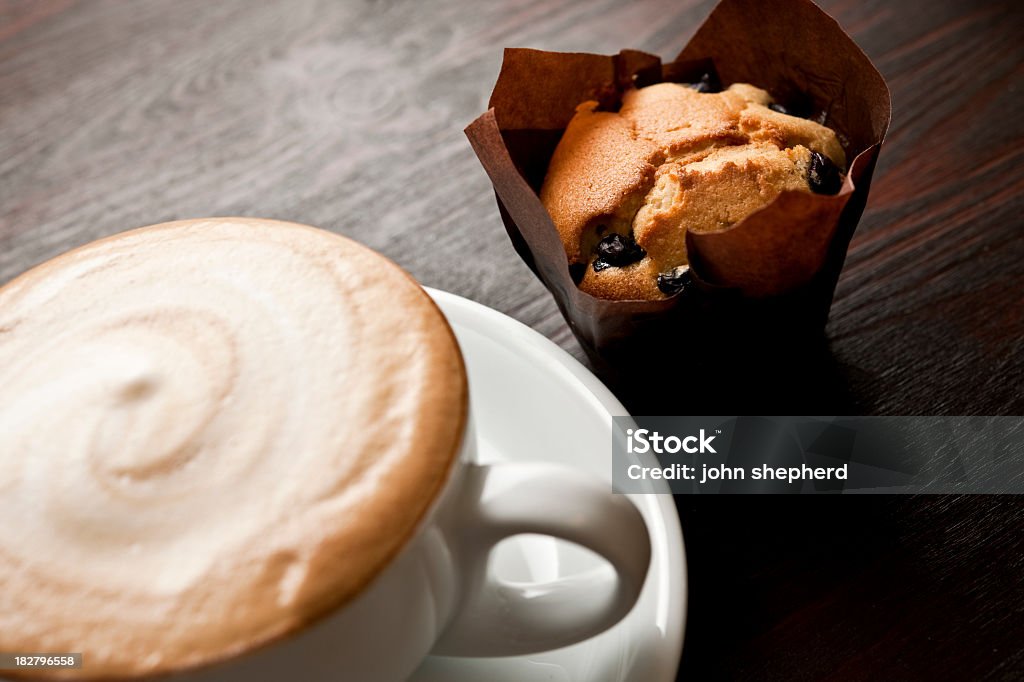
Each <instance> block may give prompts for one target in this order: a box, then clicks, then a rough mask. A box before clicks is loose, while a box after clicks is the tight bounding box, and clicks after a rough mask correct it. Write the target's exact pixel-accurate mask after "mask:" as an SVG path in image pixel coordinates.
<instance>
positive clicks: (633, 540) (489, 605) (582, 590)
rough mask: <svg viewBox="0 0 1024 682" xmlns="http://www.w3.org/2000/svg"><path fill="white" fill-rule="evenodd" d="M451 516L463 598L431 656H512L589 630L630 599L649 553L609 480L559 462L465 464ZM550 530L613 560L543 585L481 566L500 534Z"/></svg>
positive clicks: (640, 525) (636, 514)
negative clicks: (513, 579)
mask: <svg viewBox="0 0 1024 682" xmlns="http://www.w3.org/2000/svg"><path fill="white" fill-rule="evenodd" d="M464 475H465V476H466V480H465V481H464V487H463V488H462V490H464V491H465V493H466V494H465V495H464V496H463V497H462V498H461V499H460V502H459V504H457V505H456V509H455V510H454V511H455V513H456V515H457V516H456V518H454V519H452V525H449V526H448V527H449V528H452V529H453V531H452V532H453V537H452V538H451V540H452V542H453V553H454V555H455V561H456V564H457V565H458V566H459V567H460V569H461V574H460V575H461V578H462V580H463V583H462V590H461V594H462V596H461V599H460V601H459V602H458V603H457V604H456V606H455V612H454V614H453V616H452V618H451V620H450V621H449V623H448V625H447V627H446V628H445V630H444V631H443V633H442V634H441V637H440V638H439V639H438V641H437V643H436V644H435V646H434V650H433V651H432V653H434V654H438V655H444V656H515V655H521V654H527V653H534V652H537V651H546V650H549V649H555V648H558V647H563V646H567V645H569V644H574V643H576V642H579V641H581V640H584V639H587V638H588V637H592V636H594V635H596V634H597V633H599V632H601V631H603V630H605V629H607V628H609V627H611V626H612V625H614V624H615V623H617V622H618V621H619V620H621V619H622V618H623V617H624V616H625V615H626V614H627V613H629V611H630V610H631V609H632V608H633V605H634V604H635V603H636V600H637V597H638V596H639V595H640V590H641V588H642V587H643V584H644V579H645V577H646V575H647V568H648V566H649V564H650V559H651V543H650V536H649V534H648V532H647V526H646V524H645V523H644V520H643V517H642V516H641V514H640V511H639V510H638V509H637V508H636V507H635V506H634V505H633V503H632V502H630V501H629V499H627V498H626V497H625V496H623V495H613V494H612V492H611V489H610V485H609V484H608V483H605V482H602V481H600V480H598V479H597V478H592V477H590V476H587V475H584V474H581V473H580V472H579V471H577V470H574V469H570V468H568V467H564V466H558V465H554V464H546V463H533V462H509V463H499V464H489V465H479V464H469V465H468V466H467V469H466V471H465V472H464ZM521 533H539V534H543V535H550V536H554V537H556V538H561V539H563V540H568V541H569V542H574V543H576V544H579V545H582V546H583V547H586V548H588V549H590V550H592V551H594V552H596V553H597V554H599V555H600V556H602V557H604V558H605V559H606V560H607V561H608V562H609V563H610V564H611V567H609V566H604V567H602V570H594V571H588V572H587V573H585V574H582V575H579V576H572V577H569V578H563V579H560V580H556V581H552V582H547V583H510V582H507V581H503V580H501V579H499V578H498V577H497V576H495V575H494V574H493V573H491V572H490V571H488V570H487V559H488V556H489V554H490V552H491V550H492V549H493V548H494V546H495V545H497V544H498V543H499V542H500V541H501V540H503V539H505V538H507V537H510V536H513V535H518V534H521Z"/></svg>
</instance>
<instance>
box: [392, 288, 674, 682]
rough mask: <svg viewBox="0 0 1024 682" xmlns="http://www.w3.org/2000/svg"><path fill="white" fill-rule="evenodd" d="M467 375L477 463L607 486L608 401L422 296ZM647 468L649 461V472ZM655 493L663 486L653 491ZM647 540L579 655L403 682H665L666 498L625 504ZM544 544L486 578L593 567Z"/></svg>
mask: <svg viewBox="0 0 1024 682" xmlns="http://www.w3.org/2000/svg"><path fill="white" fill-rule="evenodd" d="M427 291H428V292H429V293H430V295H431V296H432V297H433V298H434V300H435V301H437V303H438V305H439V306H440V307H441V309H442V310H443V311H444V313H445V315H446V316H447V317H448V321H449V322H450V323H451V325H452V328H453V329H454V330H455V335H456V336H457V337H458V339H459V344H460V345H461V346H462V352H463V355H464V356H465V359H466V365H467V367H468V370H469V383H470V396H471V400H472V403H473V415H474V420H475V424H476V428H477V435H478V438H479V440H480V458H481V460H483V461H494V460H499V459H542V460H547V461H554V462H561V463H563V464H568V465H570V466H574V467H578V468H580V469H583V470H586V471H588V472H590V473H592V474H594V475H597V476H600V477H601V478H604V479H606V480H608V481H609V486H610V485H611V483H610V481H611V451H610V447H611V429H612V421H611V418H612V415H626V414H628V413H627V412H626V409H625V408H624V407H623V406H622V405H621V404H620V403H619V401H618V400H616V399H615V396H613V395H612V393H611V392H610V391H609V390H608V389H607V388H605V387H604V385H603V384H602V383H601V382H600V381H599V380H598V379H597V378H596V377H595V376H594V375H593V374H591V373H590V372H589V371H588V370H587V369H586V368H584V367H583V365H581V364H580V363H579V362H577V361H576V359H575V358H573V357H572V356H570V355H569V354H568V353H566V352H565V351H563V350H562V349H561V348H559V347H558V346H556V345H555V344H553V343H552V342H551V341H549V340H548V339H546V338H544V337H543V336H541V335H540V334H538V333H537V332H535V331H533V330H532V329H530V328H529V327H526V326H524V325H522V324H520V323H519V322H516V321H515V320H513V319H512V318H510V317H508V316H506V315H503V314H501V313H499V312H497V311H495V310H491V309H490V308H487V307H484V306H482V305H480V304H478V303H474V302H472V301H469V300H467V299H464V298H461V297H459V296H455V295H454V294H449V293H446V292H443V291H437V290H433V289H428V290H427ZM643 459H644V458H641V460H642V461H641V463H644V464H649V465H652V466H653V465H654V464H655V462H653V460H652V461H651V462H650V463H647V462H644V461H643ZM654 483H661V484H662V485H664V482H660V481H659V482H653V483H652V492H654V491H655V490H665V491H667V486H666V487H663V488H655V487H653V486H654ZM630 497H631V499H632V500H633V502H634V503H635V504H636V505H637V507H639V508H640V511H641V512H643V515H644V518H645V519H646V521H647V526H648V528H649V529H650V532H651V544H652V549H653V555H652V559H651V569H650V573H649V575H648V576H647V583H646V585H645V586H644V589H643V592H642V593H641V595H640V600H639V602H638V603H637V605H636V607H635V608H634V609H633V611H632V612H631V613H630V614H629V616H627V617H626V618H625V619H624V620H623V621H621V622H620V623H619V624H618V625H616V626H615V627H613V628H611V629H609V630H607V631H605V632H603V633H602V634H600V635H598V636H597V637H594V638H592V639H589V640H586V641H584V642H581V643H579V644H576V645H573V646H570V647H566V648H564V649H558V650H555V651H549V652H545V653H541V654H535V655H532V656H519V657H510V658H446V657H440V656H432V657H429V658H427V659H426V661H424V662H423V664H422V665H421V666H420V668H419V670H417V671H416V672H415V673H414V674H413V676H412V678H410V679H411V681H412V682H463V681H465V682H479V681H480V680H487V681H488V682H540V681H541V680H544V681H545V682H634V681H637V680H642V681H643V682H662V681H671V680H675V679H676V672H677V669H678V666H679V656H680V654H681V653H682V644H683V627H684V620H685V617H686V558H685V554H684V550H683V536H682V532H681V530H680V528H679V518H678V516H677V515H676V509H675V505H674V503H673V501H672V497H671V496H670V495H631V496H630ZM597 562H598V560H597V559H596V558H594V557H593V555H590V554H588V553H586V552H584V551H583V550H581V549H579V548H576V547H574V546H572V545H568V544H566V543H561V542H557V541H555V540H554V539H551V538H544V537H535V536H519V537H516V538H513V539H511V540H508V541H506V542H505V543H503V544H502V545H501V546H499V547H498V549H497V551H496V557H495V566H496V567H497V568H496V570H497V572H498V574H499V575H501V576H502V577H505V578H507V579H511V580H527V581H548V580H553V579H555V578H558V577H562V576H566V575H571V574H573V573H577V572H580V571H583V570H587V569H588V568H591V567H593V566H596V565H597Z"/></svg>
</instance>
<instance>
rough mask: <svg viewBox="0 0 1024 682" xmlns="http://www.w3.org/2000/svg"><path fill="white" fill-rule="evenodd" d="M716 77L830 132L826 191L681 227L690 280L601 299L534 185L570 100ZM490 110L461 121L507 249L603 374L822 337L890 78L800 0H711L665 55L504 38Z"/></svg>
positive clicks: (612, 98)
mask: <svg viewBox="0 0 1024 682" xmlns="http://www.w3.org/2000/svg"><path fill="white" fill-rule="evenodd" d="M708 72H710V73H717V76H718V78H719V79H720V80H721V82H722V85H723V87H727V86H728V85H729V84H731V83H736V82H746V83H751V84H753V85H755V86H758V87H761V88H764V89H766V90H768V91H769V92H770V93H771V94H772V96H773V97H774V98H775V100H776V101H778V102H783V103H792V102H794V101H799V102H800V103H801V104H802V105H803V106H804V107H808V108H809V109H810V111H811V117H812V118H815V120H818V121H819V122H822V123H824V124H825V125H827V126H828V127H830V128H832V129H833V130H834V131H836V133H837V135H838V136H839V139H840V141H841V142H842V143H843V146H844V147H845V151H846V154H847V158H848V159H853V161H852V162H851V163H850V164H849V168H848V172H847V176H846V178H845V181H844V183H843V186H842V189H841V190H840V192H839V193H838V194H837V195H834V196H826V195H819V194H809V193H803V192H783V193H782V194H780V195H779V196H778V197H777V198H776V199H775V200H774V201H773V202H771V203H770V204H768V205H767V206H765V207H764V208H762V209H760V210H758V211H757V212H755V213H753V214H751V215H750V216H748V217H747V218H746V219H744V220H742V221H740V222H738V223H736V224H735V225H733V226H731V227H729V228H727V229H725V230H723V231H720V232H713V233H704V234H695V233H692V232H690V233H687V236H686V240H687V252H688V254H689V257H690V268H691V275H692V276H693V280H694V282H693V284H694V286H691V287H688V288H686V289H684V290H683V291H682V292H681V293H680V294H677V295H676V296H674V297H672V298H670V299H668V300H661V301H611V300H603V299H598V298H595V297H593V296H591V295H589V294H587V293H584V292H582V291H580V290H579V289H578V288H577V286H576V284H575V283H574V281H573V279H572V277H571V275H570V272H569V267H568V261H567V257H566V254H565V251H564V248H563V246H562V243H561V240H560V239H559V236H558V233H557V231H556V229H555V226H554V224H553V222H552V220H551V218H550V216H549V215H548V213H547V211H546V209H545V208H544V206H543V205H542V204H541V202H540V198H539V196H538V194H539V191H540V187H541V184H542V183H543V181H544V174H545V172H546V171H547V166H548V162H549V160H550V158H551V155H552V153H553V152H554V149H555V147H556V145H557V144H558V141H559V139H560V138H561V135H562V133H563V132H564V130H565V128H566V126H567V125H568V123H569V121H570V119H571V118H572V116H573V114H574V113H575V109H576V106H577V105H578V104H580V103H581V102H584V101H587V100H597V101H598V102H600V104H601V106H602V108H608V109H614V108H615V107H616V106H617V105H618V103H619V101H620V100H621V96H622V92H623V91H624V90H626V89H628V88H631V87H643V86H645V85H649V84H652V83H657V82H661V81H674V82H682V83H688V82H695V81H697V80H699V79H700V77H701V75H702V74H704V73H708ZM489 107H490V109H489V110H488V111H487V112H485V113H484V114H483V115H481V116H480V117H479V118H478V119H476V120H475V121H474V122H473V123H472V124H470V125H469V127H467V128H466V135H467V136H468V137H469V140H470V143H471V144H472V146H473V149H474V150H475V151H476V154H477V156H478V157H479V159H480V162H481V164H483V167H484V169H485V170H486V172H487V174H488V175H489V176H490V179H491V182H492V184H493V185H494V190H495V194H496V195H497V200H498V208H499V210H500V212H501V217H502V220H503V221H504V223H505V227H506V229H507V231H508V234H509V237H510V238H511V240H512V243H513V245H514V246H515V248H516V251H517V252H518V253H519V255H520V256H521V257H522V258H523V260H524V261H525V262H526V263H527V265H529V266H530V268H531V269H532V270H533V272H534V273H535V274H536V275H537V277H539V278H540V280H541V281H542V282H543V283H544V285H545V286H546V287H547V288H548V290H550V291H551V293H552V295H554V297H555V300H556V301H557V303H558V307H559V309H560V310H561V312H562V314H563V315H564V316H565V319H566V320H567V321H568V323H569V326H570V328H571V329H572V331H573V333H574V334H575V335H576V337H577V339H578V340H579V342H580V344H581V345H582V346H583V348H584V350H585V351H586V352H587V354H588V355H589V356H590V358H591V360H592V361H593V363H594V364H595V366H596V368H597V369H598V370H599V372H600V373H602V374H603V375H604V376H605V378H606V379H607V378H609V374H614V372H615V371H616V370H624V369H625V370H628V371H634V370H635V368H636V367H637V366H643V365H644V364H645V363H646V362H649V359H650V358H652V357H657V358H661V359H662V361H663V359H664V357H665V353H666V352H673V353H676V352H678V351H679V350H687V349H694V348H696V349H699V348H700V347H701V345H702V344H703V345H704V346H708V345H718V342H719V341H720V340H722V339H728V338H737V337H738V336H742V337H749V335H750V334H752V333H753V334H756V335H757V336H756V339H757V342H758V343H765V342H768V341H780V342H781V343H784V344H785V343H789V341H788V340H790V339H798V338H801V337H807V336H808V335H815V334H816V335H818V336H819V337H820V336H821V334H822V330H823V329H824V325H825V322H826V321H827V318H828V311H829V307H830V306H831V302H832V295H833V292H834V290H835V286H836V282H837V281H838V278H839V271H840V270H841V269H842V266H843V261H844V259H845V257H846V250H847V246H848V245H849V243H850V239H851V237H852V236H853V232H854V230H855V229H856V226H857V221H858V220H859V219H860V215H861V213H862V212H863V210H864V205H865V203H866V201H867V196H868V188H869V185H870V182H871V174H872V171H873V170H874V166H875V161H876V159H877V157H878V151H879V148H880V146H881V144H882V140H883V138H884V137H885V132H886V129H887V127H888V125H889V118H890V98H889V90H888V88H887V87H886V84H885V81H884V79H883V78H882V76H881V75H880V74H879V73H878V71H877V69H875V67H874V66H873V65H872V64H871V61H870V60H869V59H868V58H867V56H866V55H865V54H864V53H863V52H862V51H861V50H860V48H858V47H857V45H856V44H855V43H854V42H853V40H852V39H851V38H850V37H849V36H848V35H847V34H846V33H845V32H843V30H842V29H841V28H840V27H839V25H838V24H837V23H836V22H835V20H833V19H832V18H831V17H829V16H828V15H827V14H825V13H824V12H823V11H821V10H820V9H819V8H818V7H817V6H816V5H814V4H813V3H811V2H809V1H808V0H777V1H776V2H770V3H769V2H760V1H759V0H722V2H720V3H719V4H718V5H717V6H716V7H715V9H714V11H713V12H712V13H711V15H710V16H709V17H708V18H707V20H706V21H705V22H704V24H703V25H702V26H701V27H700V29H699V30H698V31H697V33H696V34H695V35H694V37H693V38H692V39H691V40H690V42H689V43H688V44H687V45H686V47H684V48H683V50H682V52H680V53H679V55H678V56H677V57H676V59H675V60H674V61H672V62H669V63H662V62H661V60H660V59H659V58H658V57H656V56H653V55H650V54H646V53H644V52H638V51H635V50H623V51H622V52H620V53H619V54H617V55H610V56H606V55H594V54H579V53H555V52H542V51H538V50H529V49H506V50H505V58H504V63H503V64H502V68H501V73H500V75H499V76H498V81H497V83H496V84H495V86H494V90H493V92H492V94H491V99H490V103H489Z"/></svg>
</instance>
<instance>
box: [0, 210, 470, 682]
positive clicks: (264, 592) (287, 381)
mask: <svg viewBox="0 0 1024 682" xmlns="http://www.w3.org/2000/svg"><path fill="white" fill-rule="evenodd" d="M466 415H467V387H466V375H465V370H464V367H463V363H462V359H461V356H460V354H459V349H458V346H457V344H456V342H455V339H454V337H453V335H452V332H451V330H450V328H449V327H448V325H447V323H446V321H445V320H444V317H443V316H442V314H441V313H440V311H439V310H438V308H437V307H436V306H435V305H434V303H433V302H432V301H431V299H430V298H429V297H428V296H427V294H426V293H425V292H424V291H423V290H422V289H421V288H420V287H419V286H418V285H417V284H416V283H415V282H414V281H413V280H412V279H411V278H410V277H409V276H408V275H406V274H405V273H404V272H403V271H402V270H401V269H399V268H398V267H397V266H396V265H394V264H393V263H391V262H390V261H388V260H387V259H385V258H384V257H383V256H381V255H379V254H377V253H375V252H373V251H371V250H370V249H368V248H366V247H363V246H361V245H359V244H357V243H355V242H353V241H351V240H348V239H346V238H343V237H340V236H338V235H335V234H332V233H330V232H325V231H321V230H317V229H314V228H310V227H305V226H302V225H296V224H292V223H284V222H277V221H268V220H256V219H249V218H221V219H209V220H189V221H180V222H174V223H166V224H162V225H156V226H152V227H147V228H142V229H139V230H134V231H131V232H127V233H123V234H120V235H116V236H113V237H110V238H107V239H103V240H101V241H98V242H95V243H93V244H89V245H87V246H84V247H82V248H80V249H77V250H75V251H72V252H70V253H68V254H65V255H63V256H60V257H58V258H56V259H54V260H52V261H49V262H47V263H44V264H43V265H40V266H38V267H36V268H34V269H33V270H30V271H29V272H27V273H25V274H24V275H22V276H21V277H19V278H17V279H16V280H14V281H13V282H11V283H9V284H8V285H6V286H5V287H3V288H2V289H0V519H3V522H4V532H3V533H2V534H0V651H55V652H59V651H76V652H83V653H84V658H85V666H84V668H82V669H79V670H66V671H61V672H60V673H59V674H60V675H61V676H67V677H72V676H75V675H81V676H83V677H90V678H91V677H105V676H122V677H123V676H138V675H147V674H154V673H162V672H169V671H171V670H176V669H179V668H183V667H191V666H197V665H203V664H207V663H211V662H215V661H218V660H222V659H225V658H228V657H231V656H234V655H236V654H238V653H241V652H244V651H247V650H250V649H253V648H255V647H258V646H260V645H262V644H265V643H268V642H270V641H273V640H276V639H279V638H282V637H284V636H286V635H288V634H290V633H292V632H294V631H296V630H298V629H300V628H302V627H303V626H305V625H306V624H308V623H309V622H311V621H314V620H317V619H319V618H320V617H321V616H323V615H325V614H326V613H327V612H329V611H331V610H333V609H336V608H337V607H339V606H341V605H343V604H345V603H346V602H348V601H349V600H351V599H352V598H353V597H354V596H355V595H357V594H359V593H360V592H361V591H362V590H363V588H364V587H366V586H367V585H368V584H369V583H370V582H371V581H372V580H373V578H374V577H375V576H376V575H377V574H378V573H379V572H380V571H381V570H382V569H383V568H384V567H385V566H386V565H387V564H388V563H389V561H390V560H391V559H392V558H393V557H395V555H396V554H397V553H398V552H399V550H400V549H401V548H402V546H403V544H404V543H405V542H406V541H407V540H408V538H410V537H411V536H412V535H413V534H414V533H415V532H416V530H417V527H418V525H419V523H420V522H421V520H422V519H423V518H424V517H425V515H426V514H427V512H428V510H429V509H430V507H431V504H432V502H433V500H434V499H435V497H437V496H438V494H439V491H440V490H441V489H442V487H443V486H444V484H445V482H446V480H447V478H448V475H449V472H450V471H451V469H452V466H453V461H454V459H455V458H456V456H457V451H458V449H459V445H460V442H461V440H462V437H463V431H464V429H465V425H466V418H467V417H466ZM51 674H55V673H51Z"/></svg>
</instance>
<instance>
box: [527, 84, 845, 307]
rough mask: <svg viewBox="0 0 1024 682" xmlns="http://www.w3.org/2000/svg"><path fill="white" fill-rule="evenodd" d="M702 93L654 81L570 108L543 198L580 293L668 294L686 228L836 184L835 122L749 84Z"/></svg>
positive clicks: (682, 262)
mask: <svg viewBox="0 0 1024 682" xmlns="http://www.w3.org/2000/svg"><path fill="white" fill-rule="evenodd" d="M709 90H711V88H709V87H708V81H707V80H706V79H705V80H704V81H702V82H701V83H698V84H696V85H680V84H677V83H659V84H657V85H651V86H648V87H645V88H640V89H633V90H629V91H627V92H626V93H624V95H623V98H622V106H621V108H620V109H619V111H618V112H611V111H600V110H599V109H598V103H597V102H584V103H583V104H581V105H579V106H578V107H577V109H576V114H575V116H574V117H573V119H572V121H571V122H570V123H569V126H568V127H567V128H566V131H565V134H564V135H563V136H562V139H561V141H560V142H559V144H558V148H557V149H556V150H555V153H554V155H553V156H552V158H551V163H550V165H549V167H548V172H547V176H546V177H545V179H544V185H543V187H542V188H541V194H540V198H541V201H542V202H543V204H544V206H545V207H546V208H547V210H548V212H549V213H550V214H551V218H552V220H553V221H554V224H555V227H556V228H557V229H558V232H559V235H560V236H561V239H562V244H563V246H564V247H565V252H566V255H567V256H568V259H569V264H570V270H571V271H572V272H573V275H574V278H575V279H576V280H577V281H578V283H579V287H580V289H582V290H583V291H586V292H588V293H590V294H592V295H594V296H596V297H598V298H605V299H619V300H657V299H663V298H666V297H668V296H671V295H673V294H675V293H677V292H678V291H679V290H680V289H681V288H682V287H683V286H684V284H685V283H686V282H687V280H688V277H689V274H688V270H689V266H688V261H687V256H686V231H687V230H693V231H694V232H713V231H716V230H721V229H724V228H727V227H729V226H730V225H732V224H734V223H736V222H738V221H740V220H742V219H743V218H745V217H746V216H748V215H750V214H751V213H753V212H754V211H757V210H758V209H759V208H761V207H763V206H765V205H766V204H768V203H769V202H771V201H772V200H773V199H774V198H775V197H776V196H777V195H778V194H779V193H780V192H783V191H796V192H817V193H823V194H834V193H836V192H838V191H839V188H840V185H841V184H842V175H841V174H842V172H843V169H844V168H845V166H846V156H845V154H844V153H843V148H842V146H841V145H840V143H839V140H838V139H837V138H836V134H835V133H834V132H833V131H832V130H830V129H829V128H826V127H825V126H823V125H821V124H819V123H816V122H814V121H812V120H808V119H805V118H802V117H800V116H794V115H791V114H790V112H789V111H787V110H786V109H785V108H784V107H782V106H780V105H778V104H776V103H774V102H773V100H772V98H771V96H770V95H769V94H768V93H767V92H765V91H764V90H761V89H760V88H756V87H754V86H752V85H748V84H745V83H736V84H734V85H732V86H731V87H729V88H728V89H727V90H724V91H721V92H711V91H709ZM797 248H798V247H797Z"/></svg>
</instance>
